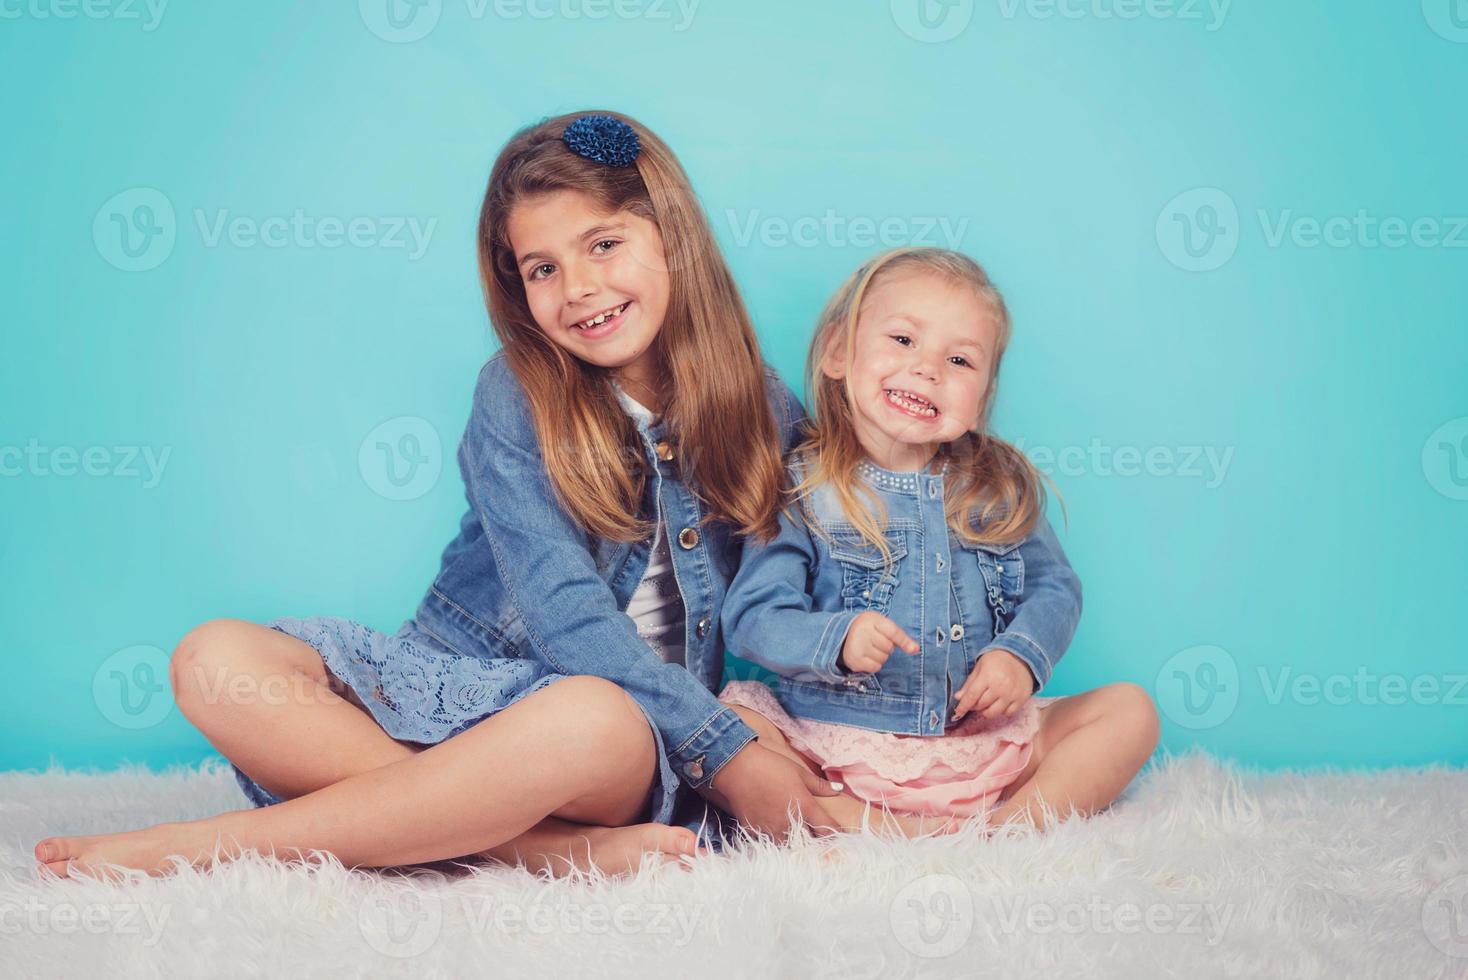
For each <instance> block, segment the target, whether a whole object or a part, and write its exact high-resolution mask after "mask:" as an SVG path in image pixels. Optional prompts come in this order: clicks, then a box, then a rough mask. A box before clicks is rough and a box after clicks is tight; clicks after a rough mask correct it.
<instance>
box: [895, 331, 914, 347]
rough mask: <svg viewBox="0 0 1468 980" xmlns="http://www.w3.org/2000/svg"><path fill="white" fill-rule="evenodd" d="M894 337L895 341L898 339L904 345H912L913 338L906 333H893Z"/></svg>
mask: <svg viewBox="0 0 1468 980" xmlns="http://www.w3.org/2000/svg"><path fill="white" fill-rule="evenodd" d="M892 339H893V340H895V341H897V342H898V343H899V344H901V345H902V346H903V347H911V346H912V338H911V337H909V336H908V335H907V334H905V333H894V334H893V335H892Z"/></svg>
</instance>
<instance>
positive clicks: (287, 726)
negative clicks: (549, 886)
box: [170, 619, 681, 873]
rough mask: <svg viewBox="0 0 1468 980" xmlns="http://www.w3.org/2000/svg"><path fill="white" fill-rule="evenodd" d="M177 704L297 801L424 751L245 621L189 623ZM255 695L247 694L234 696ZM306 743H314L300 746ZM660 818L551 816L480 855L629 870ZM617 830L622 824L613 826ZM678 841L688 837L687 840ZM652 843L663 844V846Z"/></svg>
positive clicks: (174, 666) (308, 655) (306, 658)
mask: <svg viewBox="0 0 1468 980" xmlns="http://www.w3.org/2000/svg"><path fill="white" fill-rule="evenodd" d="M170 676H171V680H172V682H173V691H174V699H175V700H176V701H177V702H178V706H179V710H180V711H181V712H182V713H183V715H184V716H185V717H186V718H188V719H189V721H191V722H192V723H193V724H194V726H195V727H196V728H198V729H199V730H200V731H201V732H203V734H204V737H205V738H207V739H208V740H209V743H210V744H211V745H213V746H214V748H215V749H216V750H218V751H219V753H220V754H221V755H223V756H225V757H226V758H228V759H229V760H230V761H231V762H233V763H234V764H235V765H237V766H239V767H240V768H241V769H242V770H244V772H245V773H246V774H247V775H249V776H250V778H252V779H254V780H255V781H256V782H258V783H259V784H260V785H261V786H263V787H265V788H266V789H267V790H269V791H270V792H272V793H274V794H276V795H277V796H281V797H284V798H286V799H294V798H295V797H298V796H304V795H306V794H308V793H312V792H315V791H316V790H318V789H321V788H323V787H325V786H330V785H331V784H333V783H337V782H340V781H341V780H343V779H346V778H348V777H350V776H355V775H358V774H359V773H364V772H367V771H369V770H372V769H377V768H380V767H382V766H385V765H389V764H391V763H394V762H397V761H399V760H401V759H405V758H408V757H409V756H412V755H415V754H416V753H418V752H420V751H422V746H420V745H418V744H417V743H413V742H400V741H397V740H396V739H393V738H392V737H390V736H389V735H388V734H387V733H386V732H384V731H383V730H382V728H381V727H380V726H379V725H378V724H377V722H376V721H375V720H374V719H373V718H372V716H371V715H370V714H368V713H367V711H366V709H365V708H363V707H361V706H360V705H361V702H360V701H358V700H357V699H356V696H355V695H354V694H353V693H352V691H351V689H350V688H348V687H346V686H345V685H343V684H342V683H341V682H340V681H339V680H337V679H336V678H334V677H332V675H331V674H330V672H328V671H327V670H326V666H325V665H324V664H323V663H322V662H321V656H320V654H318V653H317V652H316V651H315V650H314V649H313V648H312V647H311V646H310V645H308V644H306V643H303V642H302V641H300V640H298V639H296V638H295V637H293V636H287V635H286V634H284V633H281V632H279V631H278V630H273V629H269V628H268V627H264V626H258V625H256V624H254V623H247V622H243V621H241V620H229V619H222V620H215V621H213V622H209V623H205V624H204V625H202V626H200V627H198V628H196V629H194V630H192V631H191V632H190V633H189V634H188V635H187V636H185V637H184V639H183V641H182V642H180V643H179V645H178V649H177V650H175V651H174V654H173V660H172V663H171V665H170ZM231 691H234V692H249V696H232V695H231V694H230V692H231ZM302 746H310V751H309V752H302V751H300V748H301V747H302ZM665 829H666V828H663V827H662V826H661V825H645V824H644V825H641V826H627V827H616V828H606V827H599V826H598V827H593V826H586V825H582V824H576V823H572V822H570V821H567V820H562V819H558V818H556V817H546V818H545V819H544V820H543V821H541V822H540V823H539V824H537V825H536V826H535V827H532V828H531V829H530V830H527V831H526V832H525V834H523V835H521V836H520V837H517V838H515V839H513V840H510V841H507V842H506V843H504V844H501V845H499V846H498V847H494V848H490V849H489V850H487V851H486V852H485V853H484V854H483V855H482V856H483V857H486V858H491V859H495V860H500V861H504V862H507V863H510V864H516V863H523V864H524V865H525V866H526V867H527V868H528V869H530V870H531V871H537V872H539V871H549V872H551V873H565V872H566V871H567V870H569V869H570V868H572V867H575V868H578V869H580V870H583V871H584V870H587V869H588V867H589V865H590V864H592V863H596V862H594V861H593V860H592V857H593V856H594V855H599V856H600V857H601V858H602V861H603V862H605V863H601V864H599V865H598V866H599V867H601V868H602V870H604V871H607V872H609V873H616V872H619V871H623V870H630V869H629V868H627V867H624V865H626V864H627V863H628V862H629V861H630V863H631V866H632V867H634V868H635V867H636V862H637V860H638V859H639V858H640V855H641V851H640V848H641V846H642V845H643V844H648V843H653V844H656V843H658V842H661V841H663V840H664V838H665V836H666V835H665V834H664V833H663V831H664V830H665ZM612 831H616V832H615V833H613V832H612ZM680 843H681V838H680ZM649 849H652V850H658V849H660V848H659V847H657V846H653V847H651V848H649Z"/></svg>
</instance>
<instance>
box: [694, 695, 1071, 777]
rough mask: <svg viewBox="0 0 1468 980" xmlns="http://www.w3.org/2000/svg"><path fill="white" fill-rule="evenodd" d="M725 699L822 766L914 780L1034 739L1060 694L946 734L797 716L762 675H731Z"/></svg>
mask: <svg viewBox="0 0 1468 980" xmlns="http://www.w3.org/2000/svg"><path fill="white" fill-rule="evenodd" d="M719 700H720V701H724V702H725V703H728V704H738V705H741V706H743V707H746V708H750V709H752V710H754V711H758V712H759V713H760V714H762V715H764V716H765V717H766V718H768V719H769V720H770V721H771V722H773V723H774V724H775V727H777V728H779V729H780V731H781V732H782V733H784V735H785V737H786V739H788V740H789V742H790V744H791V745H793V746H794V747H795V748H796V749H798V750H799V751H801V752H804V753H805V754H807V755H809V756H810V757H811V758H812V759H814V760H815V761H816V762H817V763H818V764H819V765H821V766H824V767H826V768H839V767H841V766H850V765H854V764H858V763H860V764H861V765H864V766H867V767H869V768H870V769H872V771H874V772H876V773H877V774H878V775H880V776H882V777H883V778H885V779H889V780H891V781H893V782H895V783H908V782H912V781H913V780H915V779H918V778H919V777H921V776H922V775H923V774H924V773H926V772H927V771H928V770H930V769H932V768H933V767H935V766H938V765H945V766H947V767H949V768H950V769H952V770H954V771H955V772H959V773H965V774H975V773H979V772H981V771H982V770H983V769H984V767H985V765H986V764H987V763H988V762H990V761H991V760H992V759H993V758H994V757H995V756H996V755H998V754H999V752H1000V750H1001V744H1000V743H1001V742H1012V743H1014V744H1016V745H1027V744H1029V743H1030V742H1031V741H1032V740H1033V739H1034V736H1035V732H1036V731H1038V730H1039V727H1040V709H1041V708H1043V707H1045V706H1046V705H1047V704H1050V703H1052V702H1054V701H1058V700H1060V699H1059V698H1038V697H1032V698H1030V699H1029V700H1028V701H1026V702H1025V704H1024V706H1023V707H1021V708H1020V709H1019V710H1018V711H1016V712H1015V713H1014V714H1013V715H1011V716H1010V717H1008V718H995V719H990V718H981V717H979V716H978V715H976V714H974V713H973V712H969V714H967V715H965V716H964V718H963V719H962V720H961V721H960V722H959V723H958V724H957V725H955V726H953V727H952V728H949V729H948V730H947V732H945V733H944V734H943V735H941V736H924V735H899V734H896V733H892V732H874V731H869V730H867V729H865V728H857V727H855V726H853V725H837V724H832V723H829V722H822V721H811V720H809V719H804V718H794V717H792V716H791V715H790V713H789V712H787V711H786V710H785V708H784V706H783V705H782V704H781V703H780V701H779V699H778V698H776V697H775V692H774V691H772V690H770V689H769V687H767V686H766V685H764V684H762V683H760V682H759V681H731V682H730V683H729V684H728V685H726V686H725V688H724V689H723V691H721V692H719Z"/></svg>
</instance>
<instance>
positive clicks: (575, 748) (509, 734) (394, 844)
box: [36, 677, 694, 873]
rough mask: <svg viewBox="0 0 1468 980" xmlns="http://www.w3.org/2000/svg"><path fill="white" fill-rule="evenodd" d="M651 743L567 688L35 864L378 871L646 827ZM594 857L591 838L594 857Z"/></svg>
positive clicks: (636, 728) (688, 835)
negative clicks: (371, 763)
mask: <svg viewBox="0 0 1468 980" xmlns="http://www.w3.org/2000/svg"><path fill="white" fill-rule="evenodd" d="M653 737H654V736H653V733H652V732H651V731H650V730H649V728H648V726H647V722H646V720H645V719H644V718H643V716H642V714H641V712H640V710H639V709H638V708H637V706H636V703H635V702H633V701H632V700H631V698H630V697H629V696H628V695H627V694H626V693H625V692H624V691H622V690H621V689H620V688H618V687H617V686H616V685H615V684H612V683H611V682H609V681H605V680H602V679H600V678H592V677H573V678H567V679H565V680H561V681H558V682H556V683H555V684H553V685H551V686H550V687H549V688H546V689H544V690H542V691H539V692H537V693H535V694H533V695H531V696H529V697H527V698H525V699H523V700H521V701H519V702H517V703H515V704H514V705H511V706H510V707H509V708H506V709H505V710H503V711H501V712H499V713H498V714H495V715H493V716H491V717H490V718H488V719H486V720H485V721H483V722H481V723H480V724H478V725H476V726H475V727H474V728H472V729H470V730H469V731H467V732H464V733H462V734H461V735H459V736H457V737H455V738H452V739H449V740H447V741H445V742H442V743H440V744H438V745H434V746H431V747H429V748H427V749H424V750H423V751H421V752H417V753H415V754H412V755H410V756H408V757H406V758H402V759H399V760H398V761H396V762H393V763H390V764H388V765H385V766H381V767H378V768H376V769H370V770H368V771H366V772H362V773H358V774H356V775H354V776H350V777H348V778H346V779H344V780H342V781H340V782H337V783H334V784H332V785H329V786H326V787H324V788H322V789H320V790H317V791H316V792H313V793H310V794H308V795H306V796H301V797H298V798H295V799H291V800H287V801H286V802H284V803H281V804H278V805H276V806H271V807H265V808H263V809H259V810H246V811H240V812H234V813H226V814H221V815H220V816H217V817H212V818H209V819H206V820H200V821H193V822H190V823H185V824H164V825H160V826H158V827H154V828H149V829H147V830H142V831H135V832H132V833H129V834H113V835H108V836H104V837H91V838H69V839H68V838H52V839H49V840H46V841H42V842H41V843H40V844H39V845H38V846H37V849H36V850H37V857H38V858H39V859H40V860H42V861H43V862H46V863H47V864H48V867H51V868H52V870H54V871H57V872H58V873H60V872H62V871H63V870H64V869H65V867H66V862H67V861H68V859H74V860H76V861H77V862H78V863H79V864H80V865H82V866H83V867H84V868H85V867H89V866H90V865H92V864H96V863H100V862H112V863H116V864H121V865H124V866H127V867H140V868H143V869H144V870H148V871H150V872H155V873H157V872H161V871H163V870H165V869H166V868H167V867H169V865H168V864H166V863H165V862H164V858H165V857H166V856H167V855H170V854H180V853H181V854H183V855H184V857H185V858H186V859H188V860H189V861H191V862H192V863H195V864H199V865H206V864H208V863H210V861H211V860H212V857H213V851H214V849H215V847H216V846H217V847H218V848H219V852H220V854H222V855H223V856H225V857H233V856H235V855H237V854H238V853H239V852H240V850H242V849H245V848H253V849H256V850H259V851H261V852H266V853H275V852H279V853H280V854H281V855H282V856H285V857H287V858H295V857H301V856H304V855H305V854H306V853H307V852H309V851H311V850H323V851H328V852H331V853H333V854H334V855H336V857H337V858H338V859H339V860H341V861H342V863H344V864H346V865H348V866H368V867H383V866H391V865H399V864H412V863H419V862H424V861H433V860H440V859H445V858H452V857H458V856H463V855H466V854H474V853H478V852H481V851H484V850H487V849H490V848H495V847H498V846H499V845H503V844H505V843H507V842H509V841H511V840H513V839H515V838H516V837H518V836H520V835H521V834H524V833H525V832H526V831H527V830H530V829H531V828H532V827H534V826H535V825H536V824H537V823H539V822H540V821H541V820H542V819H543V818H544V817H545V816H546V815H547V814H551V815H554V816H556V817H559V818H561V819H563V820H573V821H588V822H592V821H594V822H597V823H607V824H620V823H626V822H629V821H631V820H633V819H636V818H637V817H638V816H639V815H640V814H641V811H642V809H643V807H644V806H645V803H646V800H647V797H648V795H649V793H650V791H651V788H652V784H653V781H654V779H655V778H656V776H655V767H656V746H655V745H654V743H653V741H652V740H653ZM591 746H594V747H595V749H594V750H591V749H589V748H588V747H591ZM662 830H663V831H664V832H665V833H666V835H668V836H669V837H680V838H685V839H680V840H677V841H668V842H665V843H667V844H668V847H665V848H660V849H670V850H677V851H680V852H681V853H691V852H692V850H693V843H694V840H693V834H692V832H691V831H688V830H686V829H684V828H671V827H669V828H662ZM595 844H596V842H595V840H593V839H591V837H590V836H589V835H588V840H587V847H588V848H589V849H594V847H595ZM588 859H589V860H593V861H594V860H595V854H594V853H592V854H589V855H588Z"/></svg>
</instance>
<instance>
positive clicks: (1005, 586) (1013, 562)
mask: <svg viewBox="0 0 1468 980" xmlns="http://www.w3.org/2000/svg"><path fill="white" fill-rule="evenodd" d="M963 547H964V549H965V550H968V551H972V552H973V553H974V555H975V556H977V559H978V563H979V571H980V572H981V573H982V574H983V576H984V595H985V598H986V600H987V601H988V603H989V611H990V612H992V613H993V615H994V635H995V636H998V635H999V634H1000V633H1002V632H1004V627H1005V626H1006V625H1007V624H1008V622H1009V617H1010V616H1012V615H1013V614H1014V605H1015V603H1016V602H1018V601H1019V599H1020V597H1021V596H1022V595H1024V590H1025V560H1024V556H1023V555H1022V554H1020V550H1019V542H1016V543H1014V544H976V545H970V544H967V543H965V544H964V546H963Z"/></svg>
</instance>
